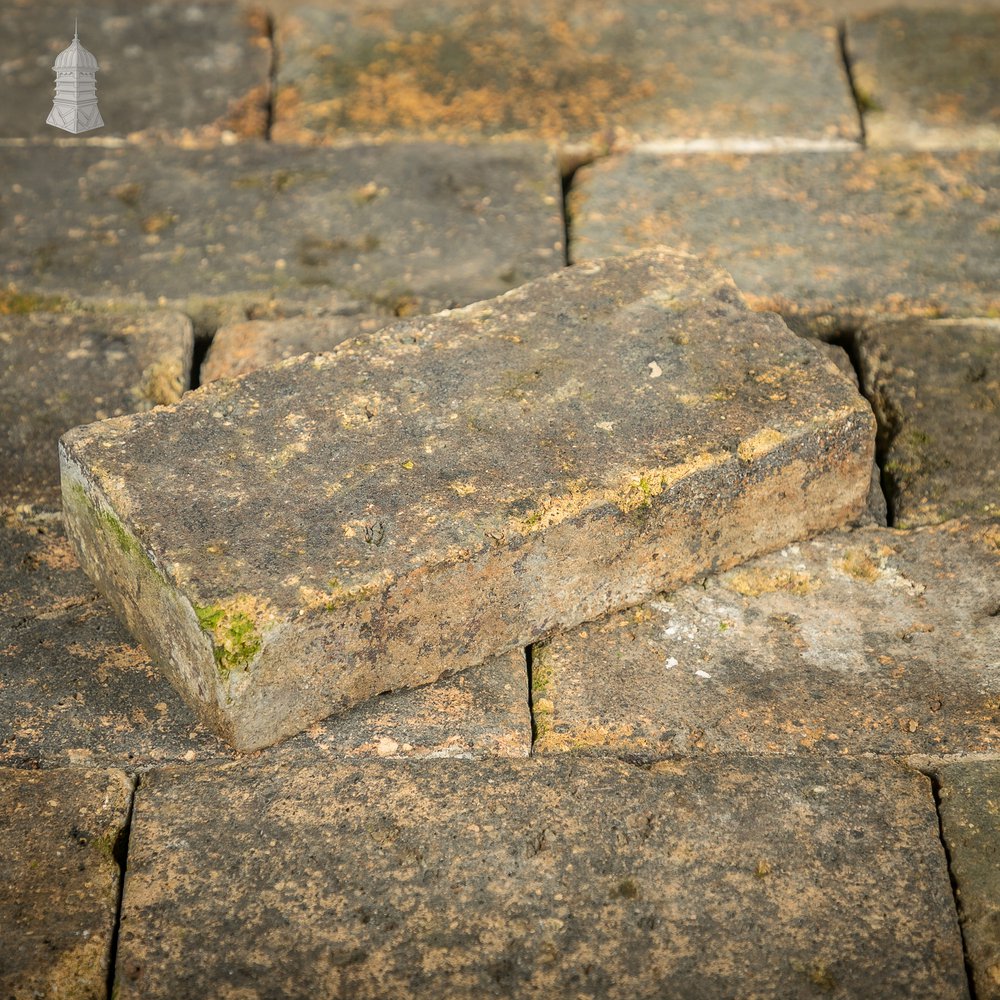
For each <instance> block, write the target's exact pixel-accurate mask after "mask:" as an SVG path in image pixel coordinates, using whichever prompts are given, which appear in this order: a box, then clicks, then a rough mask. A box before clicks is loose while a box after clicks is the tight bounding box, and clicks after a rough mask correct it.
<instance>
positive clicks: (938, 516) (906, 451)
mask: <svg viewBox="0 0 1000 1000" xmlns="http://www.w3.org/2000/svg"><path fill="white" fill-rule="evenodd" d="M856 342H857V351H858V358H859V362H860V366H861V374H862V378H863V380H864V384H865V385H864V388H865V394H866V395H867V396H868V398H869V399H871V400H872V403H873V405H874V407H875V412H876V414H877V416H878V418H879V428H880V431H879V433H880V435H881V436H882V441H881V452H882V455H883V462H882V467H883V475H884V478H885V481H886V492H887V493H888V496H889V498H890V504H891V507H892V517H893V523H894V524H896V525H898V526H900V527H910V526H912V525H916V524H928V523H934V522H937V521H943V520H945V519H947V518H951V517H957V516H959V515H963V514H975V515H984V514H986V515H995V514H997V513H1000V320H970V321H967V322H944V321H937V322H934V321H928V320H907V321H901V322H882V323H872V324H869V325H867V326H865V327H864V328H863V329H862V330H861V331H859V333H858V334H857V338H856Z"/></svg>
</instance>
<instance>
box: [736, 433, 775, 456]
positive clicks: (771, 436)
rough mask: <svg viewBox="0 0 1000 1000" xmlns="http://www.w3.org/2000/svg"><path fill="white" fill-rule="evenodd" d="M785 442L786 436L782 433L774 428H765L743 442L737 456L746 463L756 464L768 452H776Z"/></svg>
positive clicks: (737, 450)
mask: <svg viewBox="0 0 1000 1000" xmlns="http://www.w3.org/2000/svg"><path fill="white" fill-rule="evenodd" d="M784 440H785V435H784V434H782V433H781V431H776V430H775V429H774V428H773V427H765V428H764V429H763V430H761V431H758V432H757V433H756V434H753V435H751V436H750V437H748V438H747V439H746V440H745V441H741V442H740V443H739V446H738V447H737V449H736V454H737V455H738V456H739V457H740V458H741V459H742V460H743V461H744V462H754V461H756V460H757V459H758V458H762V457H763V456H764V455H766V454H767V453H768V452H770V451H774V449H775V448H777V447H778V445H779V444H781V443H782V442H783V441H784Z"/></svg>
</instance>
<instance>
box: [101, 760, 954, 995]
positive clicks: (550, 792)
mask: <svg viewBox="0 0 1000 1000" xmlns="http://www.w3.org/2000/svg"><path fill="white" fill-rule="evenodd" d="M662 767H663V770H662V771H661V772H660V773H650V772H648V771H643V770H640V769H637V768H633V767H629V766H626V765H624V764H621V763H618V762H615V761H594V760H585V759H579V758H575V759H574V758H571V757H562V758H558V759H541V760H529V761H522V762H512V761H494V762H489V763H483V764H480V763H468V764H467V763H465V762H462V761H432V762H424V763H416V762H400V763H394V762H372V763H369V764H365V765H358V766H350V765H334V766H331V765H330V764H329V763H326V762H316V763H314V762H310V761H308V760H302V761H299V762H298V765H297V766H294V767H286V768H281V769H275V768H268V767H263V766H246V765H243V766H234V767H227V768H224V769H213V768H209V767H204V766H201V765H199V766H196V767H193V768H186V769H177V768H168V769H165V770H163V771H159V772H156V773H154V774H152V775H150V776H149V777H148V778H146V779H144V780H143V784H142V785H141V786H140V789H139V791H138V794H137V806H136V815H135V820H134V822H133V827H132V837H131V841H130V852H129V868H128V876H127V880H126V885H125V897H124V906H123V913H122V924H121V937H120V940H119V952H118V978H117V988H118V996H119V997H121V998H123V1000H125V998H132V997H149V998H154V997H164V998H165V997H177V996H211V995H217V994H218V993H219V992H220V991H232V992H233V993H234V994H235V995H239V996H242V997H247V998H256V997H271V996H283V997H313V996H316V995H317V994H322V995H324V996H338V997H339V996H343V997H359V998H361V997H385V996H407V997H434V998H439V997H440V998H472V997H503V998H517V997H528V996H549V997H560V998H562V997H566V998H576V997H580V996H585V997H608V998H652V997H662V996H665V995H667V996H683V997H692V998H706V1000H707V998H715V997H720V996H756V997H773V998H778V997H789V996H802V997H807V996H813V995H824V994H825V995H832V996H840V997H856V996H863V995H866V992H867V991H868V990H869V989H870V988H871V985H872V983H877V984H878V992H879V995H880V996H885V997H900V998H902V997H912V996H927V997H931V996H933V997H940V998H950V997H955V998H960V997H965V996H966V995H967V994H966V988H965V972H964V968H963V965H962V951H961V942H960V938H959V933H958V922H957V918H956V915H955V908H954V901H953V899H952V895H951V888H950V885H949V881H948V873H947V868H946V864H945V859H944V852H943V849H942V847H941V844H940V841H939V840H938V836H937V832H938V828H937V817H936V814H935V811H934V802H933V798H932V796H931V792H930V785H929V782H928V780H927V779H926V778H925V777H923V776H922V775H920V774H919V773H916V772H914V771H908V770H905V769H903V768H900V767H898V766H895V765H893V764H888V763H887V764H877V763H873V762H871V761H852V762H849V763H848V762H845V763H841V762H803V761H795V760H775V759H772V760H770V761H761V760H748V759H743V760H740V761H737V762H733V761H725V760H719V759H716V760H711V761H708V760H701V761H697V762H694V761H675V762H672V763H671V764H670V765H662Z"/></svg>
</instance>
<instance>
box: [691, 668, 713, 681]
mask: <svg viewBox="0 0 1000 1000" xmlns="http://www.w3.org/2000/svg"><path fill="white" fill-rule="evenodd" d="M694 675H695V677H704V678H705V680H707V681H710V680H711V679H712V675H711V674H706V673H705V671H704V670H696V671H695V672H694Z"/></svg>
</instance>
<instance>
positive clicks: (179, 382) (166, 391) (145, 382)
mask: <svg viewBox="0 0 1000 1000" xmlns="http://www.w3.org/2000/svg"><path fill="white" fill-rule="evenodd" d="M185 381H186V379H185V374H184V372H183V370H182V368H181V366H180V364H178V363H176V362H169V361H157V362H155V363H154V364H151V365H149V367H147V368H146V369H145V370H144V371H143V373H142V379H141V380H140V382H139V384H138V386H137V387H136V389H135V393H136V395H137V396H138V397H139V398H140V399H142V400H148V401H149V402H150V403H152V404H153V405H154V406H168V405H169V404H170V403H176V402H177V401H178V400H179V399H180V398H181V396H182V395H183V393H184V387H185Z"/></svg>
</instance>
